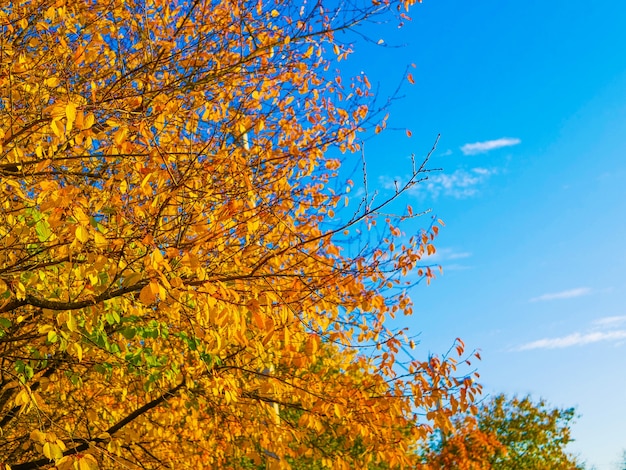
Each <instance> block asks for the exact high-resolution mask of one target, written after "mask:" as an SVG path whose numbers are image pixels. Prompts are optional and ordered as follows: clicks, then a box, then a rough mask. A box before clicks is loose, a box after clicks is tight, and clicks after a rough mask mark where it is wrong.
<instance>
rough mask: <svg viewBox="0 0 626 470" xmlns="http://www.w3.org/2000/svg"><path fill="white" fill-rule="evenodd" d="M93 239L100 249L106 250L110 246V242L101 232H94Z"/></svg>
mask: <svg viewBox="0 0 626 470" xmlns="http://www.w3.org/2000/svg"><path fill="white" fill-rule="evenodd" d="M93 239H94V242H95V243H96V246H97V247H98V248H106V246H107V245H108V241H107V239H106V237H105V236H104V235H102V234H101V233H100V232H94V233H93Z"/></svg>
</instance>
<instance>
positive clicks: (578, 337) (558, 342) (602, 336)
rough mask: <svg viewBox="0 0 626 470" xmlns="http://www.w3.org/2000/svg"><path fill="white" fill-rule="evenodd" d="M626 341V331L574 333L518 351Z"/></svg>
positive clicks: (543, 340) (531, 344)
mask: <svg viewBox="0 0 626 470" xmlns="http://www.w3.org/2000/svg"><path fill="white" fill-rule="evenodd" d="M623 339H626V330H616V331H596V332H592V333H573V334H571V335H567V336H562V337H559V338H544V339H540V340H537V341H532V342H530V343H526V344H523V345H522V346H520V347H519V348H517V350H518V351H528V350H531V349H561V348H569V347H572V346H582V345H585V344H591V343H598V342H601V341H617V340H623Z"/></svg>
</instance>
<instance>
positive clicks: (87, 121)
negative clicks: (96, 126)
mask: <svg viewBox="0 0 626 470" xmlns="http://www.w3.org/2000/svg"><path fill="white" fill-rule="evenodd" d="M95 121H96V117H95V116H94V115H93V113H89V114H88V115H87V117H86V118H85V122H84V124H83V129H89V128H91V126H93V123H94V122H95Z"/></svg>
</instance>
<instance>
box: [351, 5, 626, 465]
mask: <svg viewBox="0 0 626 470" xmlns="http://www.w3.org/2000/svg"><path fill="white" fill-rule="evenodd" d="M411 16H412V17H413V21H412V22H410V23H407V24H406V25H405V26H404V27H403V28H401V29H397V28H396V27H395V24H392V23H389V24H388V25H377V26H376V27H374V26H373V25H370V26H367V27H364V28H363V29H362V30H361V32H363V33H364V34H366V35H367V36H369V37H370V38H371V39H373V40H374V42H377V41H379V39H382V40H383V41H384V45H382V46H380V45H379V46H377V45H375V44H364V43H363V42H360V41H357V37H356V36H349V35H346V42H355V47H356V53H355V54H354V55H353V56H352V57H351V58H350V60H349V61H348V63H347V64H345V65H344V67H345V68H346V70H347V71H348V72H350V73H359V72H360V71H364V72H365V73H366V74H367V75H368V77H369V79H370V81H371V82H372V83H373V84H374V85H376V84H380V87H381V93H382V94H383V95H385V93H387V94H390V93H393V91H394V89H395V87H396V86H397V85H398V83H400V82H401V80H402V76H403V73H404V71H405V69H406V67H407V66H408V65H409V64H411V63H415V64H416V68H415V69H412V70H411V72H412V74H413V77H414V79H415V85H409V84H406V85H403V86H402V89H401V94H402V95H404V98H403V99H402V100H400V101H396V102H395V103H394V104H393V106H392V108H391V117H390V121H389V127H390V128H397V129H398V130H395V131H394V130H389V131H386V132H384V133H383V134H381V135H380V136H377V137H376V138H374V139H372V140H369V141H367V143H366V157H367V162H368V176H369V180H370V183H369V184H370V186H372V185H374V186H377V188H378V190H379V191H380V192H381V193H383V194H384V193H385V191H392V187H393V184H392V182H393V180H394V179H400V180H401V179H402V178H403V176H405V175H406V174H407V173H408V172H409V171H410V160H409V158H408V156H409V155H410V154H412V153H414V154H416V156H417V157H418V158H419V157H420V156H423V155H425V154H426V153H427V151H428V150H429V149H430V147H431V145H432V143H433V141H434V140H435V138H436V136H437V134H441V140H440V142H439V145H438V148H437V150H436V152H435V154H434V156H433V158H432V162H431V167H439V168H443V171H442V172H439V173H436V174H433V175H431V177H430V179H429V181H428V182H426V183H425V184H422V185H421V186H420V187H418V188H416V189H415V190H413V191H412V192H411V194H409V195H408V196H407V199H406V200H405V202H407V203H410V204H411V205H412V206H413V207H414V209H416V210H419V209H428V208H432V209H433V213H435V214H437V216H438V217H440V218H442V219H443V220H444V221H445V223H446V227H445V228H444V229H443V230H442V232H441V236H440V237H439V238H438V240H437V247H438V253H437V254H436V255H435V257H434V260H435V261H436V262H438V263H441V265H442V266H443V268H444V274H443V276H440V277H438V278H437V279H436V280H435V282H434V283H432V284H431V285H430V286H425V285H420V286H418V287H417V288H415V290H414V291H413V292H412V296H413V299H414V302H415V309H414V310H415V314H414V316H413V317H411V318H408V319H405V320H403V323H402V324H403V325H405V324H406V325H408V326H409V327H410V328H411V331H412V332H415V333H417V332H421V336H420V340H421V345H420V346H419V348H418V354H420V352H421V353H422V354H423V355H425V354H427V353H428V352H445V351H446V350H447V349H448V347H449V346H450V345H451V343H452V341H453V339H454V338H455V337H457V336H460V337H461V338H463V339H464V340H465V342H466V345H467V346H468V347H469V348H480V349H481V351H482V356H483V361H482V362H481V363H480V364H479V366H478V367H479V371H480V373H481V376H482V381H483V384H484V386H485V391H486V392H488V393H498V392H506V393H509V394H513V393H517V394H526V393H532V394H533V396H535V397H536V398H539V397H543V398H545V399H546V400H548V402H550V403H551V404H552V405H554V406H563V407H569V406H576V407H577V411H578V412H579V413H580V414H581V417H580V418H579V419H578V421H577V423H576V424H575V425H574V427H573V437H574V438H575V439H576V442H575V443H574V444H573V445H572V446H571V450H572V451H573V452H575V453H577V454H579V455H580V456H581V457H582V458H583V459H584V460H586V461H587V463H588V465H589V467H591V466H592V465H593V466H595V468H597V469H598V470H608V469H613V468H617V467H616V463H617V461H618V460H619V458H620V456H621V452H622V450H623V449H626V434H625V433H624V424H623V423H624V422H626V400H625V392H624V390H626V364H625V359H626V358H625V353H626V244H625V243H624V242H625V240H626V54H625V53H624V48H625V47H626V3H623V2H617V1H606V0H605V1H603V0H599V1H596V2H582V1H578V0H569V1H562V0H553V1H549V2H546V1H543V2H539V1H534V0H532V1H526V2H496V1H493V0H492V1H486V0H475V1H472V2H467V1H466V2H460V1H451V0H436V1H435V0H425V1H424V3H423V4H422V5H419V6H417V7H416V8H415V9H414V10H412V12H411ZM395 46H404V47H395ZM405 128H408V129H410V130H411V131H412V134H413V137H411V138H408V137H407V136H406V134H405V132H404V129H405ZM420 223H421V225H419V224H420ZM426 223H427V221H424V220H423V221H421V222H419V221H418V222H416V225H415V227H414V228H415V230H418V228H419V227H420V226H424V225H425V224H426ZM409 230H410V227H409Z"/></svg>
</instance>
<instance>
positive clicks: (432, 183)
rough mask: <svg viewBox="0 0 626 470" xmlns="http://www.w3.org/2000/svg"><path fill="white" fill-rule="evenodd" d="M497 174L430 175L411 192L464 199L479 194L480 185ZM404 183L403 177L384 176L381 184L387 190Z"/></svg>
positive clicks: (493, 171) (487, 171)
mask: <svg viewBox="0 0 626 470" xmlns="http://www.w3.org/2000/svg"><path fill="white" fill-rule="evenodd" d="M495 174H497V170H496V169H490V168H472V169H470V170H464V169H459V170H456V171H454V172H453V173H447V174H446V173H441V174H430V175H428V179H426V180H424V181H422V182H421V183H419V184H416V185H415V186H413V187H412V188H411V189H410V190H409V192H410V193H411V194H412V195H416V196H418V197H425V196H426V195H428V196H431V197H432V198H434V199H436V198H438V197H439V196H440V195H444V196H449V197H453V198H456V199H464V198H467V197H471V196H474V195H475V194H477V193H478V190H479V187H480V185H482V184H484V183H485V182H486V181H487V180H488V179H489V178H490V177H491V176H492V175H495ZM402 181H403V179H402V178H401V177H395V178H391V177H389V176H382V177H381V178H380V184H381V185H382V187H383V188H385V189H396V188H398V187H402Z"/></svg>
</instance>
